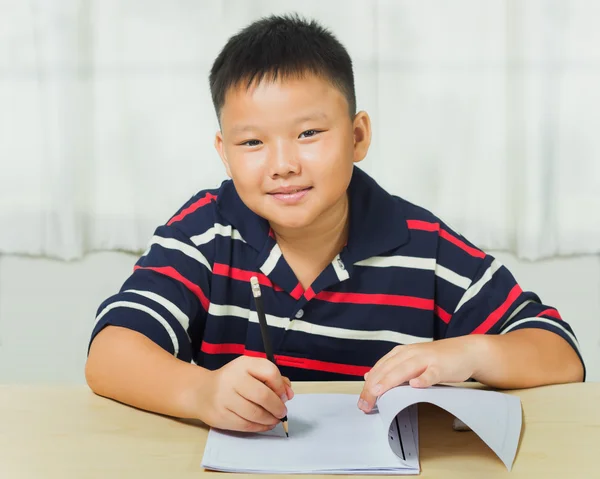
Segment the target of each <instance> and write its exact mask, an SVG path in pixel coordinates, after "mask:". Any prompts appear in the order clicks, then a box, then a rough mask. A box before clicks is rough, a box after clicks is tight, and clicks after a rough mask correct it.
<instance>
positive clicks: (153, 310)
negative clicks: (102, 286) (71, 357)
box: [90, 226, 211, 362]
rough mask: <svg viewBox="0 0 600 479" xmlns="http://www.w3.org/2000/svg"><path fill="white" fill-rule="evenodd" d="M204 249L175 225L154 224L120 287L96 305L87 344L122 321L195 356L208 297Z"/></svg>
mask: <svg viewBox="0 0 600 479" xmlns="http://www.w3.org/2000/svg"><path fill="white" fill-rule="evenodd" d="M205 253H206V251H205V252H204V253H203V252H202V251H201V250H200V249H199V248H198V247H196V246H195V245H194V244H193V243H192V241H191V240H190V238H189V237H187V236H186V235H185V234H183V233H182V232H181V231H179V230H178V229H177V228H176V227H174V226H161V227H159V228H157V229H156V231H155V233H154V236H152V238H151V240H150V242H149V246H148V249H147V250H146V252H145V253H144V254H143V255H142V256H141V257H140V258H139V259H138V261H137V262H136V264H135V266H134V270H133V272H132V274H131V275H130V276H129V277H128V278H127V279H126V281H125V282H124V284H123V286H122V287H121V289H120V290H119V292H118V293H117V294H115V295H113V296H111V297H109V298H108V299H106V300H105V301H104V302H103V303H102V304H101V305H100V307H99V308H98V311H97V316H96V321H95V324H94V328H93V331H92V335H91V340H90V344H91V341H93V339H94V338H95V337H96V335H97V334H98V333H99V332H100V331H101V330H102V329H103V328H104V327H106V326H108V325H113V326H121V327H124V328H128V329H131V330H133V331H137V332H139V333H141V334H143V335H144V336H146V337H147V338H149V339H150V340H151V341H153V342H154V343H156V344H157V345H159V346H160V347H162V348H163V349H165V350H166V351H168V352H169V353H171V354H173V355H174V356H176V357H177V358H179V359H181V360H183V361H187V362H190V361H193V360H195V359H196V357H197V354H198V351H199V348H200V344H199V342H200V341H201V340H202V334H203V331H204V324H205V321H206V315H207V312H208V307H209V300H208V298H209V297H210V277H211V265H210V263H209V261H208V259H207V257H206V254H205Z"/></svg>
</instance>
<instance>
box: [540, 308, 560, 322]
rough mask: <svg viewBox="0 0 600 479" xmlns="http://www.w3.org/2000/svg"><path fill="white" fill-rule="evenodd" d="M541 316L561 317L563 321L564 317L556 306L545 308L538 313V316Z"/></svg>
mask: <svg viewBox="0 0 600 479" xmlns="http://www.w3.org/2000/svg"><path fill="white" fill-rule="evenodd" d="M539 316H550V317H551V318H554V319H560V320H561V321H562V318H561V317H560V314H559V313H558V311H557V310H556V309H554V308H550V309H545V310H544V311H542V312H541V313H540V314H537V315H536V317H539Z"/></svg>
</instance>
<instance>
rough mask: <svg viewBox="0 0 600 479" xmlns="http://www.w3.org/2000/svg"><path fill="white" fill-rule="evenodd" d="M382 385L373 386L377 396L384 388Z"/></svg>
mask: <svg viewBox="0 0 600 479" xmlns="http://www.w3.org/2000/svg"><path fill="white" fill-rule="evenodd" d="M382 389H383V388H382V386H381V384H377V385H376V386H375V387H374V388H373V394H375V396H379V394H380V393H381V390H382Z"/></svg>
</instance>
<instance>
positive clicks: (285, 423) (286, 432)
mask: <svg viewBox="0 0 600 479" xmlns="http://www.w3.org/2000/svg"><path fill="white" fill-rule="evenodd" d="M281 425H282V426H283V430H284V431H285V435H286V437H290V433H289V430H288V423H287V421H283V422H282V423H281Z"/></svg>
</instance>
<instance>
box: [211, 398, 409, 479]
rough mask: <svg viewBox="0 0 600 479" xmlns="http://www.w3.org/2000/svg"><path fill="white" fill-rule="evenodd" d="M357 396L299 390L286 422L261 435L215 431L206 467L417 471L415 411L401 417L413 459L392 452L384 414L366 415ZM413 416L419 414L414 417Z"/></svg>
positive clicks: (275, 470) (277, 470) (262, 470)
mask: <svg viewBox="0 0 600 479" xmlns="http://www.w3.org/2000/svg"><path fill="white" fill-rule="evenodd" d="M357 401H358V396H357V395H352V394H297V395H296V396H295V397H294V399H293V400H292V401H290V402H288V403H287V407H288V419H289V422H288V424H289V432H290V437H289V438H286V437H285V433H284V432H283V429H282V428H281V426H278V427H277V428H276V429H274V430H273V431H269V432H267V433H260V434H244V433H234V432H229V431H219V430H216V429H211V430H210V432H209V435H208V440H207V442H206V448H205V451H204V457H203V459H202V466H203V467H205V468H207V469H215V470H220V471H228V472H253V473H282V474H283V473H315V474H327V473H331V474H364V473H369V474H386V473H387V474H389V473H391V472H393V473H395V474H402V473H404V474H416V473H418V448H417V444H416V443H415V441H414V440H415V437H416V436H415V434H414V433H413V429H412V423H411V418H410V414H409V413H408V411H407V413H406V414H404V415H403V416H402V418H400V419H399V421H400V422H399V424H400V425H401V428H402V429H404V431H405V433H404V434H403V435H402V439H403V446H404V449H405V450H406V451H412V454H413V456H412V457H411V458H410V461H403V460H402V459H401V458H400V457H398V456H396V454H394V453H393V452H392V449H391V448H390V445H389V442H388V436H387V434H386V429H385V427H384V426H383V424H382V422H381V418H380V415H379V414H377V413H374V414H365V413H363V412H362V411H360V410H359V409H358V407H357V405H356V403H357ZM413 419H414V417H413Z"/></svg>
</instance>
